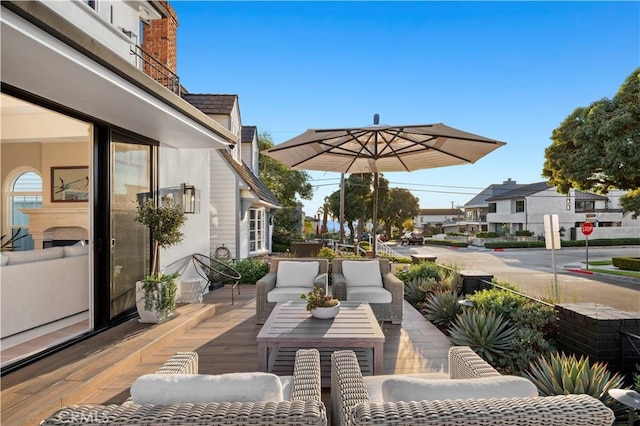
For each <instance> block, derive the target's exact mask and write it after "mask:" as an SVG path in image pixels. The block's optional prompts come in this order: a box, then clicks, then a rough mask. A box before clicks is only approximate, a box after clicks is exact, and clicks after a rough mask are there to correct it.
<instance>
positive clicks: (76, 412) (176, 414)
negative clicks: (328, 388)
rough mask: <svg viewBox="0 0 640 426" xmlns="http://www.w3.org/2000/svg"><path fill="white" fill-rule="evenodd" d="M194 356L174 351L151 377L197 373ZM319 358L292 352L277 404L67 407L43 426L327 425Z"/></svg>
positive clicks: (312, 353) (313, 353)
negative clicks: (286, 396)
mask: <svg viewBox="0 0 640 426" xmlns="http://www.w3.org/2000/svg"><path fill="white" fill-rule="evenodd" d="M197 373H198V356H197V354H196V353H195V352H179V353H177V354H176V355H174V356H173V357H172V358H171V359H170V360H169V361H167V362H166V363H165V364H164V366H163V367H162V368H160V369H159V370H158V371H156V374H197ZM320 392H321V388H320V354H319V353H318V351H317V350H316V349H308V350H298V351H297V353H296V359H295V365H294V372H293V379H292V385H291V398H290V400H287V401H281V402H219V403H217V402H210V403H206V404H205V403H202V404H172V405H164V406H160V405H151V404H146V405H138V404H133V403H132V402H131V401H130V400H128V401H127V402H125V403H124V404H122V405H106V406H103V405H72V406H69V407H65V408H62V409H60V410H58V411H57V412H55V413H54V414H52V415H51V416H50V417H49V418H47V419H45V420H44V421H43V422H42V423H41V424H42V425H70V424H74V425H77V424H103V423H104V424H117V425H140V424H154V425H155V424H172V425H183V424H194V425H213V426H216V425H236V426H239V425H256V424H260V425H318V426H323V425H326V424H327V414H326V409H325V406H324V404H323V403H322V401H321V399H320Z"/></svg>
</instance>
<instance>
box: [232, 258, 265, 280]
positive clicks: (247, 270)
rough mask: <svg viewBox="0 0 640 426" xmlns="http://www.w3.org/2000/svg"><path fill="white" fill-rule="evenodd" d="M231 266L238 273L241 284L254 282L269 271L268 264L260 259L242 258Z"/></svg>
mask: <svg viewBox="0 0 640 426" xmlns="http://www.w3.org/2000/svg"><path fill="white" fill-rule="evenodd" d="M232 266H233V268H234V269H235V270H236V271H238V273H239V274H240V276H241V278H240V282H241V283H243V284H255V283H256V281H258V280H259V279H260V278H262V277H264V276H265V275H266V274H267V273H268V272H269V264H268V263H266V262H265V261H264V260H262V259H242V260H239V261H237V262H236V263H235V264H234V265H232Z"/></svg>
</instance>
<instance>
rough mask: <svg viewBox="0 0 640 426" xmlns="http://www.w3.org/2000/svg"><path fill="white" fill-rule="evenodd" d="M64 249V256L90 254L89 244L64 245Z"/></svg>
mask: <svg viewBox="0 0 640 426" xmlns="http://www.w3.org/2000/svg"><path fill="white" fill-rule="evenodd" d="M62 249H63V250H64V257H75V256H85V255H87V254H89V246H88V245H77V246H75V245H74V246H65V247H62Z"/></svg>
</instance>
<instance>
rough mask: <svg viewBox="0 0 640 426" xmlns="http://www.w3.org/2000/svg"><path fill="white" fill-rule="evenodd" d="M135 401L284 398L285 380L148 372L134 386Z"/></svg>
mask: <svg viewBox="0 0 640 426" xmlns="http://www.w3.org/2000/svg"><path fill="white" fill-rule="evenodd" d="M131 397H132V402H133V403H134V404H141V405H142V404H153V405H171V404H182V403H193V404H196V403H208V402H261V401H273V402H280V401H283V392H282V382H281V381H280V379H279V378H278V376H276V375H275V374H271V373H259V372H256V373H228V374H219V375H207V374H145V375H144V376H141V377H139V378H138V379H136V381H135V382H133V384H132V385H131Z"/></svg>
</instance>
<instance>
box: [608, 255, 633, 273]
mask: <svg viewBox="0 0 640 426" xmlns="http://www.w3.org/2000/svg"><path fill="white" fill-rule="evenodd" d="M611 261H612V262H613V266H615V267H617V268H620V269H624V270H625V271H640V257H613V258H611Z"/></svg>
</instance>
